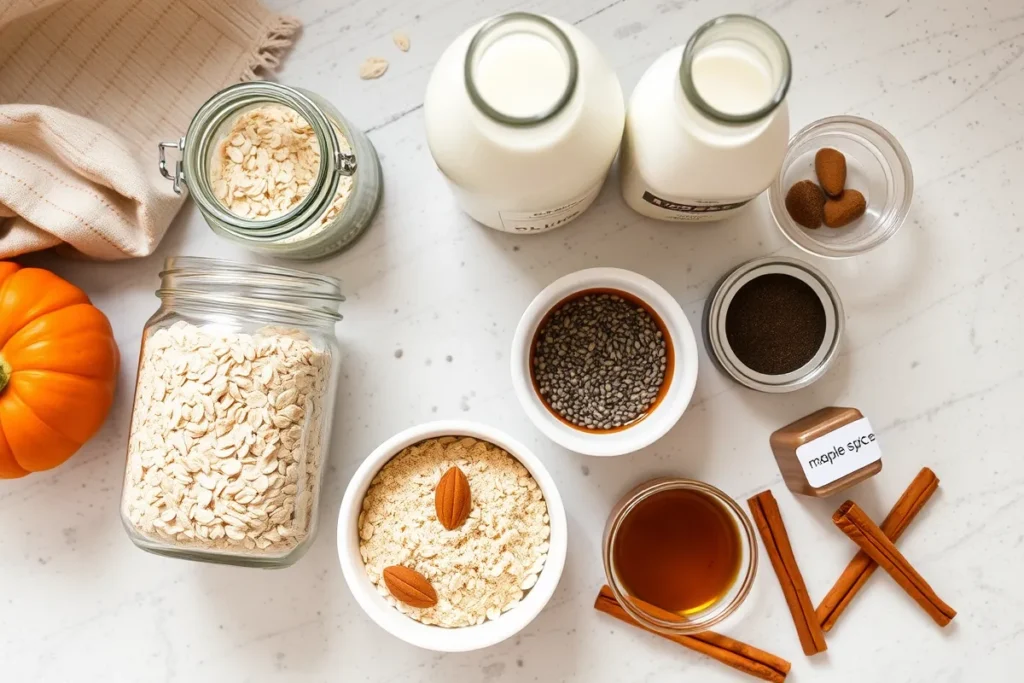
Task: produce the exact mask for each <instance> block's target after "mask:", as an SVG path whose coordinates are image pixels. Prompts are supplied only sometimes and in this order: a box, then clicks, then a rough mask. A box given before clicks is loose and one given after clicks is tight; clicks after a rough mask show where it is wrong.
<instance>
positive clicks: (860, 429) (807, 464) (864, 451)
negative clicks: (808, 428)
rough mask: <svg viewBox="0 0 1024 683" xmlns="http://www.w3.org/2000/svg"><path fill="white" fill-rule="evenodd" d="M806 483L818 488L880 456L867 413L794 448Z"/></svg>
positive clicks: (876, 459)
mask: <svg viewBox="0 0 1024 683" xmlns="http://www.w3.org/2000/svg"><path fill="white" fill-rule="evenodd" d="M796 457H797V460H799V461H800V466H801V467H802V468H803V470H804V474H805V475H806V476H807V483H808V484H810V485H811V486H813V487H814V488H821V487H822V486H825V485H827V484H831V483H832V482H834V481H835V480H837V479H841V478H842V477H845V476H846V475H848V474H850V473H851V472H856V471H857V470H859V469H861V468H862V467H866V466H868V465H870V464H871V463H873V462H877V461H879V460H881V459H882V451H881V449H879V447H878V440H877V439H876V438H875V430H873V429H872V428H871V423H870V422H868V419H867V418H866V417H862V418H861V419H859V420H856V421H855V422H851V423H850V424H848V425H844V426H842V427H840V428H839V429H836V430H833V431H831V432H829V433H828V434H826V435H824V436H819V437H818V438H817V439H814V440H812V441H808V442H807V443H805V444H803V445H802V446H798V447H797V449H796Z"/></svg>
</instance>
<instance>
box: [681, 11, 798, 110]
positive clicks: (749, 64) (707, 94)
mask: <svg viewBox="0 0 1024 683" xmlns="http://www.w3.org/2000/svg"><path fill="white" fill-rule="evenodd" d="M791 80H792V72H791V67H790V57H789V49H788V48H787V47H786V43H785V42H784V41H783V40H782V37H781V36H779V34H778V33H776V32H775V30H774V29H772V28H771V27H770V26H768V25H767V24H765V23H764V22H762V21H761V20H759V19H755V18H754V17H750V16H746V15H741V14H729V15H726V16H722V17H718V18H716V19H712V20H711V21H709V22H707V23H706V24H704V25H703V26H701V27H700V28H699V29H697V31H696V32H695V33H694V34H693V35H692V36H691V37H690V40H689V41H688V42H687V43H686V47H685V49H684V50H683V56H682V60H681V62H680V65H679V82H680V86H681V88H682V94H683V96H684V98H685V99H686V100H687V101H688V102H689V104H690V105H691V106H692V107H693V108H694V109H695V110H696V111H697V112H698V113H699V114H700V115H702V116H703V117H705V118H707V119H709V120H711V121H713V122H715V123H719V124H725V125H743V124H750V123H754V122H757V121H760V120H763V119H765V118H766V117H767V116H769V115H770V114H771V113H772V112H773V111H775V109H776V108H777V107H778V106H779V105H781V104H782V102H783V101H784V100H785V97H786V92H787V91H788V90H789V84H790V81H791Z"/></svg>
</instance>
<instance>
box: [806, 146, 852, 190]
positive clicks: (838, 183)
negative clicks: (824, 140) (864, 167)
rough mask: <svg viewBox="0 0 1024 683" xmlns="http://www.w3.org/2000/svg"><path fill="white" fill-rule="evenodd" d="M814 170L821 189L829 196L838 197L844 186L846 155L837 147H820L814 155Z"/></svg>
mask: <svg viewBox="0 0 1024 683" xmlns="http://www.w3.org/2000/svg"><path fill="white" fill-rule="evenodd" d="M814 172H815V173H817V174H818V182H819V183H821V189H823V190H824V191H825V194H827V195H828V196H829V197H833V198H835V197H838V196H839V195H841V194H842V193H843V188H844V187H846V157H845V156H843V153H842V152H840V151H839V150H837V149H832V148H831V147H822V148H821V149H819V150H818V153H817V154H815V155H814Z"/></svg>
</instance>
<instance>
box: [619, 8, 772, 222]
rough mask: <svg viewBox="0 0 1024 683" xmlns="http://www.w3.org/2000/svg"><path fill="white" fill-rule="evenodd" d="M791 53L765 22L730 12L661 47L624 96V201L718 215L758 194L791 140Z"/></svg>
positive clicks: (649, 210)
mask: <svg viewBox="0 0 1024 683" xmlns="http://www.w3.org/2000/svg"><path fill="white" fill-rule="evenodd" d="M790 78H791V72H790V60H789V51H788V50H787V48H786V44H785V43H784V42H783V40H782V38H781V37H780V36H779V34H778V33H776V32H775V31H774V30H773V29H772V28H771V27H770V26H768V25H767V24H765V23H764V22H762V21H760V20H758V19H755V18H753V17H748V16H743V15H727V16H724V17H719V18H717V19H713V20H712V21H709V22H708V23H706V24H704V25H703V26H701V27H700V28H699V29H698V30H697V32H696V33H694V34H693V36H691V38H690V40H689V41H688V42H687V43H686V46H685V47H678V48H675V49H673V50H670V51H669V52H667V53H666V54H664V55H662V56H661V57H659V58H658V59H657V61H655V62H654V64H652V65H651V67H650V68H649V69H647V71H646V73H644V75H643V76H642V77H641V78H640V82H639V83H637V86H636V89H635V90H634V91H633V95H632V97H631V98H630V100H629V108H628V111H627V113H626V132H625V135H624V137H623V142H622V157H621V159H620V160H619V170H620V173H621V178H622V196H623V198H624V199H625V200H626V203H627V204H629V206H630V207H631V208H632V209H633V210H635V211H637V212H639V213H641V214H643V215H645V216H650V217H651V218H657V219H660V220H665V221H677V222H695V221H715V220H720V219H722V218H726V217H727V216H730V215H732V214H734V213H735V212H737V211H739V210H740V209H741V208H742V207H743V206H744V205H745V204H746V203H747V202H749V201H750V200H751V199H753V198H755V197H756V196H757V195H759V194H761V192H763V191H764V190H765V189H767V187H768V186H769V185H770V184H771V182H772V180H774V178H775V176H776V174H777V173H778V172H779V167H780V166H781V165H782V160H783V157H784V156H785V154H786V145H787V142H788V139H789V111H788V109H787V107H786V102H785V97H786V91H787V90H788V89H789V82H790Z"/></svg>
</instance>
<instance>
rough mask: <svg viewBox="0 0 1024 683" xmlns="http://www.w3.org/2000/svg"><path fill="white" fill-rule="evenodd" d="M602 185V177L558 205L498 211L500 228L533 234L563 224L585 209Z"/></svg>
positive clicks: (506, 230)
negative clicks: (581, 192) (545, 207)
mask: <svg viewBox="0 0 1024 683" xmlns="http://www.w3.org/2000/svg"><path fill="white" fill-rule="evenodd" d="M602 185H604V178H603V177H602V178H601V180H600V181H598V183H597V184H596V185H594V186H593V187H591V188H590V189H589V190H587V191H586V192H584V193H583V194H582V195H580V196H579V197H576V198H575V199H572V200H571V201H568V202H566V203H564V204H562V205H560V206H555V207H552V208H550V209H542V210H539V211H499V212H498V218H499V219H501V229H502V230H504V231H505V232H515V233H520V234H533V233H538V232H547V231H548V230H553V229H554V228H557V227H559V226H561V225H565V224H566V223H568V222H569V221H571V220H572V219H574V218H576V217H577V216H579V215H580V214H581V213H583V212H584V211H586V210H587V207H589V206H590V205H591V204H592V203H593V201H594V199H596V198H597V195H598V193H599V192H601V186H602Z"/></svg>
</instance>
